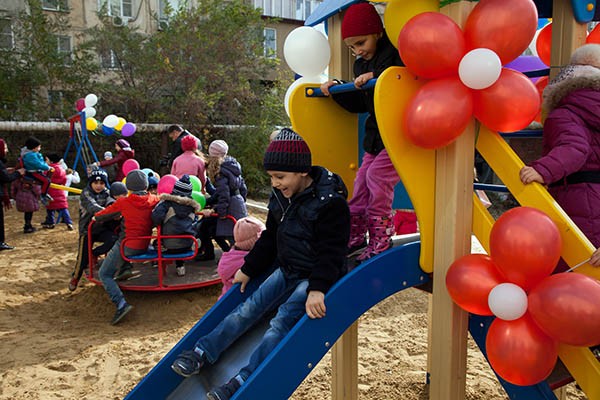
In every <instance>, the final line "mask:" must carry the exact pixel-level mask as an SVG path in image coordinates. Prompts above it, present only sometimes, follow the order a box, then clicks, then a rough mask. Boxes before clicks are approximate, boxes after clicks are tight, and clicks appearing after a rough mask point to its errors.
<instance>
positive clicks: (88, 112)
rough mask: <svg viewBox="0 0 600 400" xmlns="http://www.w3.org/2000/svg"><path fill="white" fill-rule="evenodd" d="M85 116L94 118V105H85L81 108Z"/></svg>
mask: <svg viewBox="0 0 600 400" xmlns="http://www.w3.org/2000/svg"><path fill="white" fill-rule="evenodd" d="M83 112H84V113H85V117H86V118H94V117H95V116H96V109H95V108H94V107H86V108H84V109H83Z"/></svg>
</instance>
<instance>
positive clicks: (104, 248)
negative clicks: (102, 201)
mask: <svg viewBox="0 0 600 400" xmlns="http://www.w3.org/2000/svg"><path fill="white" fill-rule="evenodd" d="M117 239H118V236H117V235H116V234H115V233H114V232H113V231H111V230H108V229H106V230H102V231H100V232H97V233H94V234H93V235H92V240H93V243H96V242H101V243H102V244H101V245H100V246H97V247H95V248H94V249H93V250H92V254H93V255H94V256H95V257H97V256H99V255H101V254H106V253H108V251H109V250H110V249H111V248H112V247H113V245H114V244H115V242H116V241H117ZM89 258H90V254H89V251H88V235H79V247H78V250H77V260H76V261H75V268H74V269H73V273H71V277H73V278H77V280H79V279H81V275H83V271H85V270H86V268H88V266H89Z"/></svg>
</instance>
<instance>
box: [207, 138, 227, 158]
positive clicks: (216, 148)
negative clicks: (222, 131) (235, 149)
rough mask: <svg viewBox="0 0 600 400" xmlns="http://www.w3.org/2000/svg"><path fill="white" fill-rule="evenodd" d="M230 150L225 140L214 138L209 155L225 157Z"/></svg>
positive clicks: (209, 147)
mask: <svg viewBox="0 0 600 400" xmlns="http://www.w3.org/2000/svg"><path fill="white" fill-rule="evenodd" d="M228 151H229V146H228V145H227V143H225V141H224V140H220V139H219V140H213V141H212V142H211V144H210V146H208V155H209V156H213V157H225V156H226V155H227V152H228Z"/></svg>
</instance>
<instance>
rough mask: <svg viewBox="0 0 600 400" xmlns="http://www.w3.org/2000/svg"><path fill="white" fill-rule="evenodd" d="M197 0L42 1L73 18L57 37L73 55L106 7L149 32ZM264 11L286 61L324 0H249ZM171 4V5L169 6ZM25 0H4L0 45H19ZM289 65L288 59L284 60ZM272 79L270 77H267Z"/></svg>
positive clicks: (270, 46)
mask: <svg viewBox="0 0 600 400" xmlns="http://www.w3.org/2000/svg"><path fill="white" fill-rule="evenodd" d="M195 1H196V0H41V2H42V7H43V9H44V10H45V12H48V13H63V14H64V15H66V16H67V17H68V18H69V22H70V26H71V27H70V31H69V32H66V33H64V34H63V35H60V36H57V41H56V46H57V48H58V50H59V51H60V52H64V53H65V54H69V53H70V52H71V49H72V48H73V46H74V45H75V42H74V41H75V40H76V37H77V33H79V32H81V31H83V30H84V29H86V28H89V27H92V26H94V25H96V24H98V23H99V21H98V17H97V13H98V11H99V10H101V9H102V8H103V7H105V8H106V10H107V13H108V15H109V16H111V18H112V22H113V24H115V25H116V26H125V25H133V26H136V27H138V28H139V29H141V30H142V31H143V32H146V33H149V34H151V33H153V32H156V31H157V30H161V29H165V28H166V27H167V26H168V24H169V15H168V14H167V13H166V10H168V9H169V8H170V9H178V8H179V7H180V6H181V5H184V4H187V5H193V4H194V3H195ZM247 1H249V2H251V3H252V4H253V5H254V7H256V8H261V9H262V10H263V16H264V17H265V18H268V17H274V18H277V19H278V21H277V22H275V23H268V26H267V27H266V28H265V30H264V37H265V42H264V46H265V56H267V57H278V58H280V59H282V60H283V43H284V41H285V38H286V37H287V35H288V33H289V32H290V31H292V30H293V29H295V28H296V27H298V26H301V25H303V24H304V20H305V19H306V18H307V17H308V16H309V15H310V14H311V12H312V11H313V10H314V9H315V8H316V7H317V6H318V5H319V3H321V1H322V0H247ZM167 5H168V6H167ZM25 7H26V4H25V2H24V1H23V0H1V1H0V48H4V49H12V48H13V46H14V45H15V40H14V35H13V21H14V19H15V17H16V16H17V15H18V13H19V12H21V11H25V10H26V9H25ZM99 62H101V63H102V65H103V67H105V68H110V67H111V58H110V56H104V57H101V59H100V61H99ZM282 65H283V66H284V67H285V62H282ZM265 79H269V77H265Z"/></svg>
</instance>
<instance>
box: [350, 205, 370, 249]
mask: <svg viewBox="0 0 600 400" xmlns="http://www.w3.org/2000/svg"><path fill="white" fill-rule="evenodd" d="M366 233H367V217H366V216H364V215H359V214H352V215H351V216H350V240H349V241H348V257H353V256H355V255H357V254H360V253H361V252H362V251H363V250H364V249H365V247H367V239H366V236H365V235H366Z"/></svg>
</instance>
